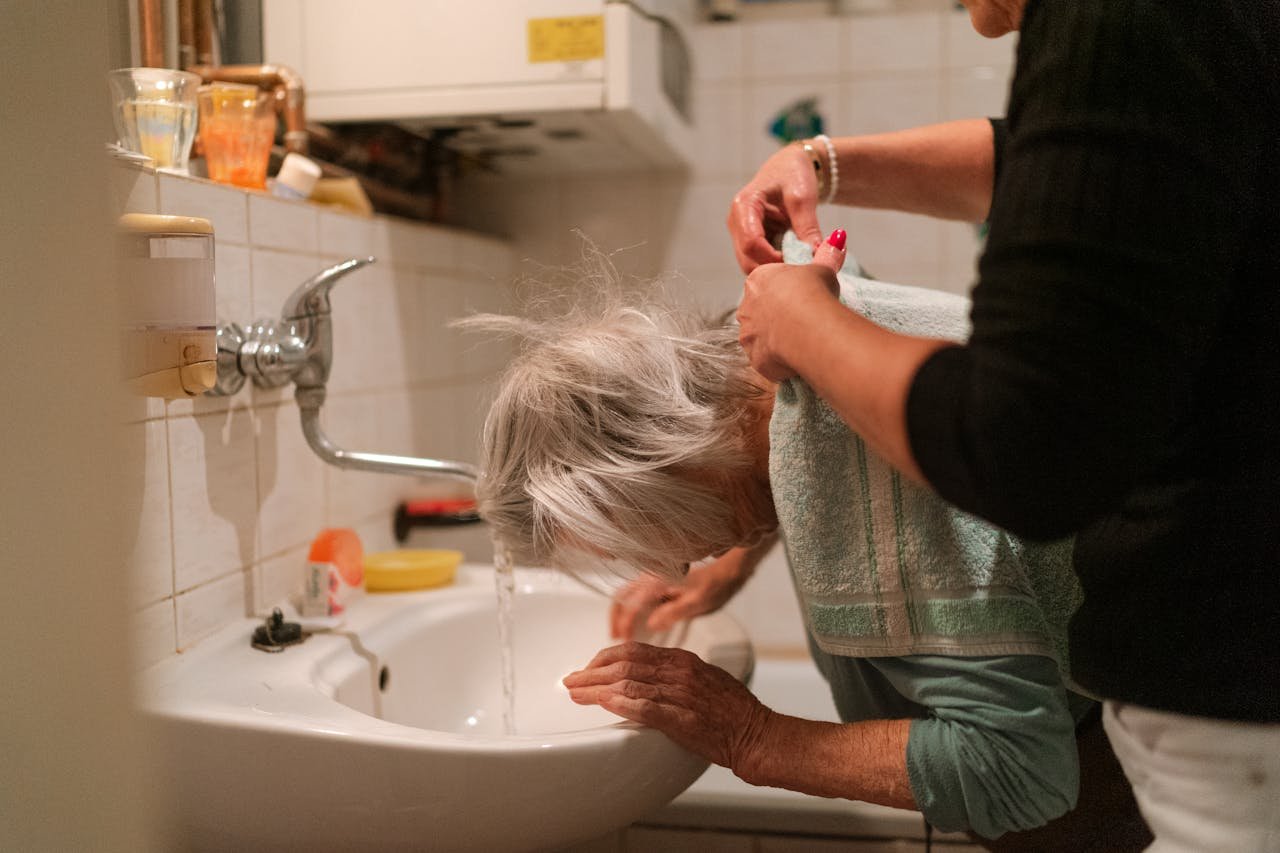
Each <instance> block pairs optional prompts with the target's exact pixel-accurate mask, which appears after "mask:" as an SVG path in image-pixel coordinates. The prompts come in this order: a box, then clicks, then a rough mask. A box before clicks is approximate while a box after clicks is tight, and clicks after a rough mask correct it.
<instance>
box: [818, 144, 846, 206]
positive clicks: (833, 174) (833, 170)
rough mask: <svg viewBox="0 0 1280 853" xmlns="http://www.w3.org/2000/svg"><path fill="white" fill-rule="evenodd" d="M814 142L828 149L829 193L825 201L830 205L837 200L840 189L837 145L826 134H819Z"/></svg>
mask: <svg viewBox="0 0 1280 853" xmlns="http://www.w3.org/2000/svg"><path fill="white" fill-rule="evenodd" d="M814 141H816V142H821V143H822V144H823V146H824V147H825V148H826V149H827V173H828V175H827V192H826V195H825V196H824V198H823V201H825V202H826V203H827V204H830V203H831V202H833V201H835V200H836V191H837V190H838V189H839V188H840V162H839V160H837V158H836V144H835V143H834V142H832V141H831V137H829V136H827V135H826V134H825V133H819V134H818V135H817V136H815V137H814Z"/></svg>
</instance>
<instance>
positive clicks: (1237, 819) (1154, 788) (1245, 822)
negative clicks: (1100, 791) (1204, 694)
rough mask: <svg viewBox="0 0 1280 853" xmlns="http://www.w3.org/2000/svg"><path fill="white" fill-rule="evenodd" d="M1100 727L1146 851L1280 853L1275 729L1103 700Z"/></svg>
mask: <svg viewBox="0 0 1280 853" xmlns="http://www.w3.org/2000/svg"><path fill="white" fill-rule="evenodd" d="M1102 724H1103V726H1104V727H1105V728H1106V731H1107V737H1108V738H1110V739H1111V746H1112V748H1113V749H1114V750H1115V753H1116V758H1118V759H1120V766H1121V767H1123V768H1124V773H1125V776H1127V777H1128V779H1129V783H1130V784H1131V785H1133V793H1134V796H1135V797H1136V798H1137V800H1138V808H1140V809H1141V810H1142V816H1143V817H1144V818H1145V819H1146V821H1147V825H1148V826H1150V827H1151V833H1152V834H1153V835H1154V836H1155V843H1154V844H1152V845H1151V846H1150V847H1148V848H1147V851H1148V853H1217V851H1224V852H1225V851H1230V853H1277V851H1280V725H1267V724H1255V723H1236V722H1230V721H1227V720H1214V719H1208V718H1205V717H1188V716H1183V715H1181V714H1170V713H1167V712H1164V711H1153V710H1151V709H1150V708H1144V707H1141V706H1138V705H1126V704H1124V703H1122V702H1111V701H1108V702H1106V703H1105V704H1104V706H1103V712H1102Z"/></svg>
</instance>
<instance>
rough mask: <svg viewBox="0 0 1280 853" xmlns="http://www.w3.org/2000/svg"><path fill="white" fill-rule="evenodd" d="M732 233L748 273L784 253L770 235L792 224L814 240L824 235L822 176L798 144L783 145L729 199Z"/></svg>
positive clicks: (805, 238) (776, 260)
mask: <svg viewBox="0 0 1280 853" xmlns="http://www.w3.org/2000/svg"><path fill="white" fill-rule="evenodd" d="M726 224H727V225H728V226H729V236H730V238H731V239H732V240H733V253H734V255H735V256H736V257H737V259H738V266H740V267H742V271H743V272H744V273H749V272H751V271H752V270H753V269H755V268H756V267H758V266H759V265H760V264H776V263H779V262H780V261H781V260H782V254H781V253H780V252H779V251H778V250H777V249H775V248H773V245H772V244H771V243H770V239H771V238H772V237H775V236H776V235H778V234H781V233H782V232H783V231H786V230H787V229H788V228H790V229H791V230H792V231H794V232H796V236H797V237H799V238H800V239H801V240H803V241H804V242H805V243H807V244H809V245H810V246H815V247H816V246H817V245H818V242H819V241H820V240H821V239H822V230H821V229H820V228H819V227H818V177H817V175H815V174H814V173H813V161H811V160H810V159H809V156H808V155H807V154H805V153H804V151H803V150H802V149H801V148H800V146H799V145H788V146H786V147H785V148H780V149H779V150H778V151H777V152H776V153H774V155H773V156H772V157H770V158H769V159H768V160H765V161H764V165H763V166H761V167H760V171H758V172H756V176H755V177H754V178H752V179H751V181H750V182H749V183H748V184H747V185H746V186H745V187H743V188H742V189H741V190H739V191H738V194H737V195H735V196H734V197H733V201H732V202H731V203H730V205H729V218H728V221H727V223H726Z"/></svg>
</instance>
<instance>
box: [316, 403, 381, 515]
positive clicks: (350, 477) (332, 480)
mask: <svg viewBox="0 0 1280 853" xmlns="http://www.w3.org/2000/svg"><path fill="white" fill-rule="evenodd" d="M375 403H376V398H375V397H374V396H371V395H359V396H351V395H330V397H329V400H328V402H326V403H325V406H324V408H323V409H322V410H321V412H320V418H321V425H322V426H323V428H324V430H325V432H326V433H327V434H328V436H329V438H330V439H332V440H333V442H334V443H335V444H337V445H338V446H339V447H341V448H343V449H345V450H353V451H362V452H375V451H381V452H386V451H385V449H382V448H379V447H378V444H377V442H378V412H377V407H376V405H375ZM323 470H324V479H325V487H324V493H325V525H326V526H328V527H354V526H356V525H358V524H360V523H361V522H364V521H366V520H368V519H369V518H372V517H374V516H377V515H380V514H384V513H385V514H388V517H389V514H390V512H391V506H390V504H389V503H388V501H387V499H386V496H385V495H386V483H385V482H384V481H385V480H386V479H387V478H388V475H386V474H371V473H368V472H364V471H347V470H343V469H341V468H337V467H335V466H333V465H325V466H323Z"/></svg>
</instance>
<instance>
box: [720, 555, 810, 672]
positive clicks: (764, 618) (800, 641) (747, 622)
mask: <svg viewBox="0 0 1280 853" xmlns="http://www.w3.org/2000/svg"><path fill="white" fill-rule="evenodd" d="M725 610H726V611H727V612H728V613H729V614H730V615H732V616H733V617H734V618H735V619H737V620H738V621H739V622H740V623H741V624H742V626H743V627H744V628H746V630H747V633H748V634H749V635H750V637H751V642H752V643H753V644H755V646H756V648H758V649H768V650H772V651H775V652H777V651H803V650H804V649H806V648H807V647H808V641H807V639H806V636H807V635H806V633H805V627H804V617H803V615H801V612H800V605H799V603H798V602H797V601H796V593H795V586H794V585H793V583H792V581H791V569H790V568H789V567H788V565H787V556H786V552H785V549H783V547H782V546H781V545H775V546H774V548H773V550H772V551H770V552H769V554H768V556H766V557H765V558H764V560H762V561H761V563H760V565H759V566H757V567H756V571H755V574H754V575H752V576H751V579H750V580H749V581H747V583H746V585H745V586H743V588H742V589H741V590H740V591H739V592H738V594H737V595H735V596H734V597H733V598H732V599H731V600H730V601H729V603H728V604H727V605H726V606H725Z"/></svg>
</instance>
